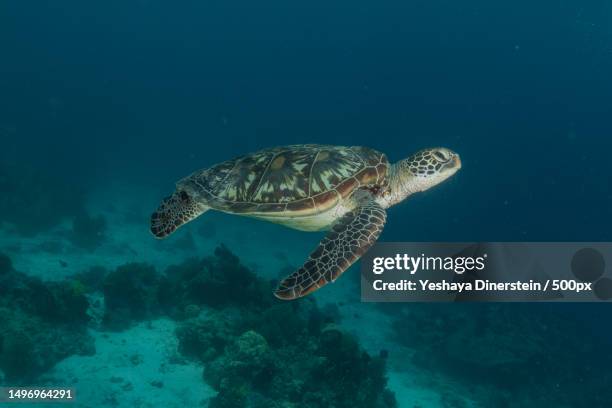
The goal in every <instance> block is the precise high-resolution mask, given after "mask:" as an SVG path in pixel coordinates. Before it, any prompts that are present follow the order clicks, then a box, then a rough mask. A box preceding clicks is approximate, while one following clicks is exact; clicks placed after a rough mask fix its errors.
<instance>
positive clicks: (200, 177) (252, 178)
mask: <svg viewBox="0 0 612 408" xmlns="http://www.w3.org/2000/svg"><path fill="white" fill-rule="evenodd" d="M388 169H389V162H388V160H387V157H386V156H385V155H384V154H383V153H380V152H378V151H376V150H373V149H370V148H367V147H343V146H327V145H293V146H285V147H276V148H271V149H265V150H261V151H259V152H256V153H253V154H250V155H246V156H242V157H238V158H236V159H233V160H229V161H226V162H223V163H220V164H218V165H216V166H213V167H211V168H209V169H206V170H202V171H198V172H196V173H194V174H192V175H191V176H189V177H187V178H186V179H183V180H182V181H180V182H179V184H181V183H183V184H189V185H190V188H191V190H195V191H197V192H198V194H200V195H201V197H202V198H203V199H204V200H205V201H206V204H207V205H209V206H211V207H213V208H217V209H220V210H224V211H230V212H235V213H282V212H290V213H293V212H305V213H308V212H316V211H321V210H323V209H325V208H329V207H330V206H333V205H335V203H337V201H338V200H340V199H343V198H346V197H347V196H349V195H350V194H352V193H353V192H354V191H355V190H356V189H358V188H372V189H377V188H382V187H385V186H386V185H387V184H388Z"/></svg>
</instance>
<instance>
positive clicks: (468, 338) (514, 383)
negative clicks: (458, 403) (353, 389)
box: [385, 304, 612, 407]
mask: <svg viewBox="0 0 612 408" xmlns="http://www.w3.org/2000/svg"><path fill="white" fill-rule="evenodd" d="M442 306H443V305H411V307H410V309H407V308H403V309H401V310H400V313H399V315H400V317H399V318H398V319H397V320H396V321H395V322H394V329H395V333H396V340H397V341H398V342H399V343H401V344H404V345H405V346H408V347H410V348H413V349H415V350H417V352H416V353H415V354H414V358H413V362H414V363H416V364H418V365H419V366H420V367H421V368H423V369H426V370H431V371H435V372H438V373H440V372H442V373H446V374H448V375H449V376H451V377H453V378H461V379H462V381H464V382H465V386H466V387H473V384H479V386H480V387H481V390H480V392H478V393H476V394H475V397H478V398H479V399H480V401H479V402H480V403H481V404H482V405H483V406H500V407H522V406H562V403H563V404H564V403H566V402H567V401H568V400H570V399H571V398H572V396H575V395H583V393H581V392H578V390H576V389H575V387H576V386H577V385H576V382H575V380H576V378H582V382H581V385H580V386H581V387H584V386H586V384H587V383H591V382H593V381H595V382H596V381H597V380H598V379H597V378H594V377H593V373H594V372H596V371H597V370H594V369H593V367H590V368H587V367H585V366H584V365H583V361H585V360H592V359H593V350H592V349H589V346H588V345H587V343H585V342H584V338H583V337H582V336H580V335H579V333H581V332H583V330H581V329H580V328H579V326H578V325H577V324H576V323H575V322H573V321H572V319H565V318H562V317H560V316H559V315H558V314H557V313H554V312H553V311H552V310H551V309H547V308H546V305H537V306H540V307H536V306H534V305H532V304H526V305H516V304H514V305H507V304H500V305H467V304H463V305H453V312H452V313H449V309H448V308H444V307H442ZM385 307H390V306H385ZM397 312H398V310H397V308H396V309H395V314H396V315H397V314H398V313H397ZM589 342H591V344H594V343H596V340H595V338H594V337H592V336H591V337H590V338H589ZM568 350H571V353H569V354H568ZM589 356H590V357H589ZM602 357H604V358H602V361H603V360H605V361H606V364H612V358H610V357H609V356H607V355H606V356H602ZM602 369H603V367H602ZM602 371H605V369H603V370H602ZM500 388H503V389H505V390H507V391H509V392H507V393H501V392H499V389H500ZM542 389H556V390H558V391H556V392H555V393H545V394H542V392H541V390H542ZM512 390H521V393H520V398H519V397H517V395H516V393H515V392H512ZM610 394H611V393H610V392H609V391H608V392H607V397H608V398H610V399H611V400H612V396H611V395H610ZM601 395H602V394H601V393H599V396H601ZM570 405H571V406H598V405H597V403H596V394H592V395H589V396H588V397H583V398H582V400H581V401H575V403H572V404H570Z"/></svg>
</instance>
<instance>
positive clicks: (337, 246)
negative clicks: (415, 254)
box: [274, 200, 387, 300]
mask: <svg viewBox="0 0 612 408" xmlns="http://www.w3.org/2000/svg"><path fill="white" fill-rule="evenodd" d="M386 220H387V213H386V212H385V210H384V209H383V208H382V207H381V206H380V205H378V204H377V203H376V202H375V201H372V200H370V201H368V202H366V203H364V204H363V205H361V206H359V207H357V208H356V209H355V210H353V211H351V212H349V213H347V214H346V215H344V216H343V217H342V218H341V219H340V220H338V222H337V223H336V224H335V225H334V227H333V228H332V230H331V231H330V232H329V233H328V234H327V236H326V237H325V238H323V240H321V242H320V243H319V246H318V247H317V249H316V250H315V251H314V252H313V253H312V254H310V257H309V258H308V260H307V261H306V263H305V264H304V266H302V267H301V268H300V269H298V270H297V271H296V272H294V273H293V274H291V275H290V276H288V277H287V278H285V279H284V280H283V281H282V282H281V283H280V284H279V285H278V288H277V289H276V291H275V292H274V295H275V296H276V297H277V298H279V299H284V300H291V299H296V298H300V297H302V296H306V295H308V294H309V293H311V292H314V291H315V290H317V289H319V288H320V287H321V286H324V285H326V284H328V283H329V282H333V281H335V280H336V279H337V278H338V276H340V275H341V274H342V273H343V272H344V271H346V270H347V269H348V268H349V267H350V266H351V265H352V264H353V263H354V262H355V261H357V260H358V259H359V258H360V257H361V256H362V255H363V254H364V253H366V251H367V250H368V249H370V247H371V246H372V245H374V243H375V242H376V240H377V239H378V237H379V236H380V233H381V232H382V230H383V227H384V226H385V222H386Z"/></svg>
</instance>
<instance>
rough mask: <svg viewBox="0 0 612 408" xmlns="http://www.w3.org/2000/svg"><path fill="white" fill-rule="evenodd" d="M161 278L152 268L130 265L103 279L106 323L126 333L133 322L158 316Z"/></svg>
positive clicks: (136, 264) (113, 328)
mask: <svg viewBox="0 0 612 408" xmlns="http://www.w3.org/2000/svg"><path fill="white" fill-rule="evenodd" d="M160 281H161V275H160V274H159V273H158V272H157V271H156V270H155V268H154V267H153V266H152V265H149V264H146V263H129V264H125V265H122V266H119V267H118V268H117V269H115V270H114V271H112V272H110V273H109V274H107V275H106V277H105V278H104V283H103V292H104V303H105V313H104V319H103V324H104V326H105V327H106V328H107V329H110V330H123V329H125V328H127V327H129V326H130V325H131V324H132V323H134V322H136V321H140V320H145V319H151V318H153V317H155V316H158V315H159V312H160V310H159V291H160Z"/></svg>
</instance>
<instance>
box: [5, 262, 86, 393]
mask: <svg viewBox="0 0 612 408" xmlns="http://www.w3.org/2000/svg"><path fill="white" fill-rule="evenodd" d="M87 308H88V301H87V298H86V297H85V295H84V294H83V293H80V292H79V291H75V290H74V288H73V286H72V285H71V284H70V283H69V282H43V281H41V280H39V279H37V278H32V277H29V276H27V275H25V274H23V273H21V272H18V271H15V270H14V269H13V268H12V266H11V263H10V259H9V258H8V257H7V256H5V255H3V254H0V321H1V322H2V324H1V325H0V370H2V371H3V372H4V376H5V381H6V382H10V383H11V384H27V383H28V382H30V381H33V380H35V379H36V378H37V377H38V376H40V375H41V374H42V373H44V372H45V371H47V370H48V369H50V368H51V367H53V365H55V364H56V363H57V362H58V361H60V360H62V359H63V358H66V357H68V356H70V355H72V354H85V355H89V354H93V353H94V352H95V349H94V343H93V338H91V337H90V335H89V334H88V333H87V330H86V324H87V321H88V320H89V317H88V315H87Z"/></svg>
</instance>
